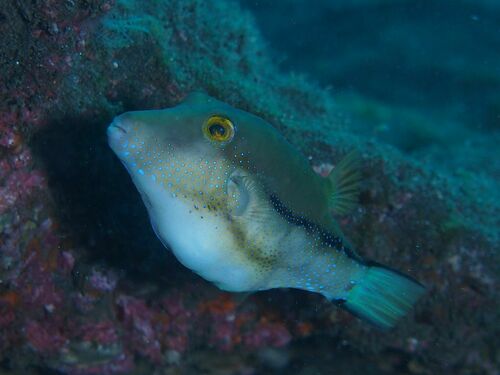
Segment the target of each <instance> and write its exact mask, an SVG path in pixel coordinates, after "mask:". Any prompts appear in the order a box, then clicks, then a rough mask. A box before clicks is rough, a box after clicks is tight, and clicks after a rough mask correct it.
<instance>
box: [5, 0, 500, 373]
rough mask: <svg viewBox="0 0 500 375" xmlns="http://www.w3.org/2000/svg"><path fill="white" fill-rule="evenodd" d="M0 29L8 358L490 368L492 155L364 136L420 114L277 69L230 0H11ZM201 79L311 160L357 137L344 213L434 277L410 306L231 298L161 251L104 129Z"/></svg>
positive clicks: (86, 368) (167, 101)
mask: <svg viewBox="0 0 500 375" xmlns="http://www.w3.org/2000/svg"><path fill="white" fill-rule="evenodd" d="M0 31H1V32H2V35H3V38H1V39H0V51H1V52H2V54H1V55H0V66H1V71H0V98H1V99H0V252H1V253H0V333H1V334H0V371H1V372H2V373H7V374H8V373H16V374H17V373H22V374H96V375H97V374H179V373H183V374H184V373H197V374H211V373H213V374H260V373H268V374H274V373H275V374H281V373H287V374H290V373H297V374H307V373H325V374H327V373H334V372H336V371H338V372H339V373H342V372H347V373H352V374H356V373H361V372H363V373H365V374H366V373H373V374H390V373H405V374H439V373H454V374H496V373H498V366H499V353H498V339H497V337H498V335H499V332H498V327H499V324H498V322H499V311H500V306H499V302H498V301H499V297H500V296H499V292H498V275H499V274H500V269H499V256H498V249H499V245H500V244H499V237H498V228H499V227H500V223H499V218H500V215H499V213H500V210H499V203H498V202H500V200H499V199H498V191H499V189H498V177H499V176H498V174H495V173H497V172H498V169H497V167H498V162H497V161H491V164H490V165H489V169H487V170H488V174H485V173H484V171H482V170H475V169H474V168H472V167H471V168H468V169H460V170H457V169H454V170H452V171H450V170H449V169H447V168H445V167H443V166H442V165H441V166H439V163H437V166H435V164H436V163H434V160H433V159H430V160H429V158H420V157H416V155H411V154H408V153H405V152H404V150H401V149H400V148H398V147H394V145H393V144H390V143H391V142H384V141H383V139H380V138H377V137H373V132H371V131H368V130H369V129H370V127H371V126H375V124H374V123H377V124H380V123H381V122H383V121H382V120H384V121H385V120H387V118H390V119H393V120H394V119H397V121H400V122H407V123H408V124H409V126H410V125H411V126H413V127H414V128H413V129H415V128H416V127H418V126H419V125H420V124H421V122H420V120H421V118H419V117H414V116H408V115H407V112H404V114H401V112H393V111H391V110H390V109H388V108H385V107H382V106H380V105H378V104H377V103H374V102H371V101H369V100H364V99H363V98H362V97H357V98H354V99H353V98H348V99H346V98H345V97H341V96H337V95H336V94H335V92H332V91H330V90H325V89H323V88H321V87H320V86H319V85H318V84H316V83H314V82H311V80H309V79H308V78H306V77H304V76H301V75H297V74H290V73H284V72H283V71H281V70H280V69H279V67H278V66H277V65H276V64H275V62H274V59H273V58H272V55H271V54H270V52H269V48H268V47H267V46H266V41H265V40H264V39H263V37H262V35H261V33H260V32H259V28H258V27H257V24H256V22H255V20H254V18H253V16H252V15H251V14H250V13H249V11H247V10H244V9H243V8H241V6H240V5H239V4H238V3H236V2H233V1H229V0H228V1H216V2H215V1H214V2H212V1H202V0H170V1H155V2H141V1H134V0H116V1H112V0H85V1H84V0H73V1H56V0H50V1H31V2H29V1H14V0H7V1H4V2H2V4H0ZM193 89H202V90H205V91H206V92H208V93H209V94H210V95H212V96H214V97H217V98H219V99H221V100H223V101H226V102H228V103H230V104H231V105H233V106H235V107H239V108H242V109H245V110H247V111H249V112H252V113H254V114H256V115H259V116H261V117H263V118H264V119H266V120H267V121H268V122H270V123H271V124H272V125H274V126H276V127H277V128H278V129H280V130H281V131H282V132H283V134H284V135H285V136H286V137H287V138H288V139H289V140H290V142H292V143H293V144H295V145H296V146H297V147H298V148H299V149H300V150H301V152H303V153H304V155H306V156H307V157H308V158H309V160H310V162H311V166H312V167H314V168H315V169H316V170H317V171H318V172H321V171H322V170H324V169H326V168H329V167H331V166H334V165H335V163H336V162H337V161H338V160H339V158H340V157H341V156H342V155H343V154H345V153H346V152H347V151H348V150H350V149H353V148H354V149H357V150H359V151H360V153H361V154H362V158H363V166H362V173H363V176H364V183H363V189H362V194H361V199H360V200H361V202H360V206H359V209H358V210H357V211H356V212H355V213H354V214H352V215H348V216H346V217H342V218H339V220H340V223H341V225H342V228H343V229H344V231H345V232H346V234H347V235H348V237H349V238H350V239H351V241H352V242H353V243H354V244H355V245H356V248H357V249H358V252H359V253H360V254H362V255H363V256H365V257H367V258H372V259H377V260H378V261H380V262H382V263H385V264H388V265H390V266H392V267H394V268H397V269H400V270H404V271H405V272H407V273H409V274H411V275H412V276H413V277H415V278H417V279H419V280H421V281H422V282H423V283H424V284H425V285H426V287H427V289H428V293H427V295H426V296H425V297H424V298H423V299H422V300H421V301H420V303H419V304H418V306H417V307H416V309H415V311H414V313H412V314H411V315H410V316H408V317H407V318H406V319H405V320H404V321H403V322H401V324H400V325H399V326H398V327H397V328H396V329H395V330H393V331H391V332H388V333H381V332H379V331H377V330H374V329H372V328H371V327H369V326H367V325H365V324H364V323H361V322H359V321H358V320H356V319H355V318H353V317H351V316H350V315H349V314H347V313H345V312H343V311H340V310H338V309H337V308H335V307H334V306H332V305H331V304H329V303H328V302H326V301H324V300H323V299H322V298H320V297H319V296H316V295H311V294H307V293H303V292H299V291H291V290H290V291H286V290H279V291H269V292H263V293H258V294H255V295H252V296H250V297H247V298H245V299H244V298H240V296H238V295H230V294H226V293H222V292H220V291H218V290H217V289H215V288H214V287H213V286H211V285H210V284H208V283H207V282H205V281H203V280H201V279H200V278H198V277H197V276H195V275H193V274H192V273H191V272H189V271H188V270H186V269H184V268H183V267H182V266H181V265H180V264H179V263H178V262H177V261H176V260H175V258H174V257H173V256H171V255H170V254H169V253H168V252H166V251H165V250H164V249H163V247H162V245H161V244H160V243H159V242H158V241H157V240H156V238H155V236H154V233H153V232H152V230H151V229H150V227H149V222H148V218H147V215H146V212H145V210H144V208H143V205H142V203H141V202H140V198H139V196H138V194H137V193H136V191H135V189H134V187H133V186H132V183H131V182H130V181H129V177H128V176H127V175H126V172H125V171H124V170H123V169H122V167H121V166H120V164H119V162H118V160H116V159H115V158H114V156H113V154H112V153H111V152H110V150H109V149H108V147H107V144H106V139H105V128H106V126H107V124H108V123H109V122H110V119H111V118H112V117H113V116H114V115H116V114H119V113H121V112H123V111H125V110H133V109H150V108H162V107H167V106H171V105H174V104H176V103H177V102H178V101H180V99H181V98H183V97H184V96H185V95H186V94H187V93H188V92H190V91H191V90H193ZM497 108H500V107H497ZM497 123H498V122H497ZM425 125H426V126H427V127H426V129H431V128H432V127H433V126H435V124H425ZM412 134H413V133H412ZM426 134H427V133H426ZM432 134H435V133H432ZM424 139H425V137H424ZM473 165H477V163H475V164H473ZM495 171H496V172H495ZM221 353H222V355H221ZM368 368H369V370H367V369H368Z"/></svg>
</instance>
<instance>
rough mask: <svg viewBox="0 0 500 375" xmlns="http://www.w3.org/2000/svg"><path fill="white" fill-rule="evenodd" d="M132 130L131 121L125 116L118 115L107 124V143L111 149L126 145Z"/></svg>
mask: <svg viewBox="0 0 500 375" xmlns="http://www.w3.org/2000/svg"><path fill="white" fill-rule="evenodd" d="M131 130H132V121H131V120H130V119H128V118H127V116H124V115H120V116H117V117H115V118H114V119H113V121H112V122H111V124H110V125H109V126H108V130H107V134H108V143H109V145H110V146H111V148H112V149H113V150H115V151H116V150H117V149H119V148H123V147H126V145H127V139H128V136H129V135H130V133H131Z"/></svg>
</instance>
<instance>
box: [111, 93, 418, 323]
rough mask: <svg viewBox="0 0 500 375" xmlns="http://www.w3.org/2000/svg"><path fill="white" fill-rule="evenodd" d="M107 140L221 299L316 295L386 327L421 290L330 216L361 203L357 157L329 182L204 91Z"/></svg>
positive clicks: (166, 236)
mask: <svg viewBox="0 0 500 375" xmlns="http://www.w3.org/2000/svg"><path fill="white" fill-rule="evenodd" d="M107 135H108V142H109V145H110V147H111V149H112V150H113V151H114V152H115V153H116V155H117V156H118V158H119V159H120V160H121V162H122V163H123V165H124V166H125V168H126V169H127V170H128V172H129V174H130V176H131V178H132V180H133V182H134V184H135V186H136V187H137V190H138V191H139V193H140V194H141V197H142V200H143V202H144V204H145V206H146V208H147V211H148V214H149V218H150V221H151V224H152V226H153V229H154V231H155V233H156V235H157V236H158V238H159V239H160V241H161V242H162V243H163V244H164V245H165V246H166V247H167V248H169V249H171V250H172V251H173V253H174V254H175V256H176V257H177V259H178V260H179V261H180V262H181V263H182V264H183V265H184V266H186V267H187V268H189V269H191V270H192V271H194V272H196V273H197V274H199V275H200V276H202V277H203V278H204V279H206V280H208V281H210V282H212V283H214V284H215V285H216V286H217V287H219V288H220V289H222V290H225V291H230V292H255V291H261V290H267V289H272V288H298V289H303V290H307V291H310V292H316V293H320V294H322V295H323V296H325V297H326V298H327V299H328V300H331V301H333V302H335V303H336V304H338V305H340V306H341V307H342V308H345V309H347V310H348V311H350V312H352V313H353V314H355V315H356V316H358V317H360V318H362V319H364V320H366V321H369V322H371V323H373V324H375V325H376V326H378V327H380V328H391V327H393V326H394V325H395V324H396V322H397V321H398V320H399V319H400V318H402V317H403V316H404V315H405V314H406V313H407V312H408V311H409V310H410V309H411V308H412V306H413V305H414V304H415V302H416V301H417V299H418V298H419V297H420V296H421V295H422V294H423V292H424V287H423V286H422V285H421V284H419V283H418V282H417V281H415V280H413V279H411V278H410V277H408V276H405V275H403V274H401V273H399V272H397V271H394V270H391V269H389V268H386V267H384V266H382V265H379V264H377V263H374V262H369V261H366V260H363V259H362V258H360V257H359V256H357V255H356V253H355V252H354V251H353V250H352V247H351V246H350V245H349V244H348V242H347V241H346V239H345V238H344V236H343V235H342V234H341V232H340V229H339V226H338V224H337V223H336V221H335V220H334V218H333V217H332V214H335V213H337V214H339V213H345V212H347V211H348V209H349V208H350V207H351V206H352V205H353V204H354V202H355V195H356V191H357V186H358V182H359V176H360V173H359V172H357V171H356V170H355V167H356V157H354V156H353V154H348V156H347V157H346V158H345V159H344V160H343V161H341V162H340V163H339V164H338V165H337V167H336V168H334V169H333V171H332V172H331V174H330V175H329V176H328V177H322V176H320V175H318V174H317V173H315V172H314V171H313V170H312V168H311V167H310V165H309V163H308V161H307V159H306V158H304V157H303V156H302V155H301V154H300V152H299V151H297V150H296V149H295V148H294V147H293V146H292V145H291V144H290V143H289V142H288V141H287V140H285V138H284V137H283V136H282V135H281V134H280V133H279V132H278V130H277V129H275V128H274V127H273V126H271V125H270V124H268V123H267V122H266V121H264V120H263V119H261V118H259V117H257V116H254V115H252V114H250V113H248V112H245V111H243V110H239V109H236V108H233V107H231V106H230V105H228V104H225V103H223V102H221V101H218V100H216V99H214V98H212V97H210V96H208V95H206V94H204V93H198V92H196V93H192V94H190V95H188V96H187V97H186V98H185V100H184V101H183V102H182V103H180V104H178V105H177V106H175V107H172V108H167V109H163V110H146V111H132V112H126V113H123V114H122V115H120V116H117V117H116V118H115V119H114V120H113V122H112V123H111V124H110V125H109V127H108V129H107Z"/></svg>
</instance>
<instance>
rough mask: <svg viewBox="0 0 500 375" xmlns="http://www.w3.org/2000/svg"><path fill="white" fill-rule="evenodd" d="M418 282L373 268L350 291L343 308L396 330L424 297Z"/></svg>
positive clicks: (373, 322) (384, 269)
mask: <svg viewBox="0 0 500 375" xmlns="http://www.w3.org/2000/svg"><path fill="white" fill-rule="evenodd" d="M424 291H425V288H424V287H423V286H422V285H421V284H419V283H418V282H417V281H415V280H413V279H411V278H409V277H408V276H405V275H403V274H400V273H398V272H396V271H393V270H391V269H388V268H385V267H383V266H378V265H375V266H370V267H369V268H368V271H367V273H366V274H365V275H364V277H363V278H362V279H361V280H360V281H358V282H357V283H356V285H355V286H354V287H353V288H352V289H351V290H350V291H349V292H348V294H347V295H346V298H345V301H344V303H343V304H342V307H343V308H345V309H347V310H348V311H350V312H352V313H353V314H354V315H357V316H358V317H360V318H361V319H364V320H366V321H368V322H370V323H372V324H374V325H376V326H377V327H379V328H382V329H389V328H392V327H394V325H395V324H396V322H397V321H398V320H399V319H401V318H402V317H403V316H405V315H406V313H407V312H408V311H409V310H410V309H411V308H412V307H413V305H414V304H415V302H416V301H417V300H418V299H419V298H420V297H421V296H422V294H423V293H424Z"/></svg>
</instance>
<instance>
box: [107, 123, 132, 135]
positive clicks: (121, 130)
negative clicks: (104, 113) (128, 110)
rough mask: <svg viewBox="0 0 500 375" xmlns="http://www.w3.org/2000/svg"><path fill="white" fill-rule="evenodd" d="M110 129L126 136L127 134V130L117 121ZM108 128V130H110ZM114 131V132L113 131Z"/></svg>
mask: <svg viewBox="0 0 500 375" xmlns="http://www.w3.org/2000/svg"><path fill="white" fill-rule="evenodd" d="M109 128H114V129H116V130H118V131H120V132H122V133H124V134H127V129H125V128H124V127H123V126H122V125H120V124H119V123H118V122H117V121H116V120H114V121H113V122H112V123H111V124H110V125H109ZM109 128H108V129H109ZM111 131H113V130H111Z"/></svg>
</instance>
